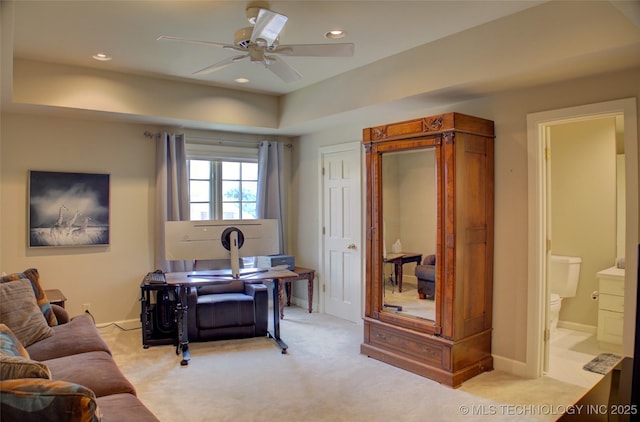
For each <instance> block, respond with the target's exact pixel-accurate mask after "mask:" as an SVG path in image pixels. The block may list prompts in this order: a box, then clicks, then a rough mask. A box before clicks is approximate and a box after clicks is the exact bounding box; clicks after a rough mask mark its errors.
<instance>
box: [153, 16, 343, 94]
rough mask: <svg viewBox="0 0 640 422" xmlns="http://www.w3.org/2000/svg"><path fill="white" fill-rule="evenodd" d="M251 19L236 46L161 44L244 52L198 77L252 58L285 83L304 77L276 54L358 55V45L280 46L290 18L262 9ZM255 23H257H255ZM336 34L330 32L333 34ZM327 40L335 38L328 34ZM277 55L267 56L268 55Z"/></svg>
mask: <svg viewBox="0 0 640 422" xmlns="http://www.w3.org/2000/svg"><path fill="white" fill-rule="evenodd" d="M246 17H247V20H248V21H249V22H250V23H252V24H254V26H253V27H246V28H240V29H238V30H237V31H235V33H234V38H233V42H234V43H233V44H222V43H216V42H211V41H200V40H191V39H187V38H180V37H174V36H168V35H162V36H160V37H158V40H160V41H179V42H187V43H191V44H200V45H207V46H214V47H220V48H223V49H226V50H233V51H237V52H240V53H242V54H241V55H239V56H235V57H229V58H226V59H224V60H222V61H219V62H218V63H214V64H212V65H210V66H207V67H205V68H204V69H200V70H198V71H197V72H194V75H204V74H208V73H212V72H215V71H217V70H220V69H223V68H225V67H227V66H229V65H231V64H233V63H235V62H238V61H242V60H244V59H246V58H249V61H250V62H251V63H261V64H263V65H264V66H265V67H266V68H267V69H269V70H270V71H271V72H273V73H274V74H275V75H276V76H278V77H279V78H280V79H282V80H283V81H284V82H287V83H289V82H295V81H299V80H300V79H302V75H301V74H300V73H299V72H298V71H297V70H295V69H294V68H293V67H292V66H290V65H289V64H287V63H286V62H285V61H283V60H282V59H281V58H279V57H277V56H275V55H285V56H288V57H293V56H298V57H351V56H353V53H354V45H353V44H351V43H341V44H335V43H334V44H298V45H294V44H291V45H282V46H281V45H279V35H280V33H281V32H282V30H283V29H284V26H285V24H286V23H287V19H288V18H287V17H286V16H285V15H282V14H280V13H276V12H272V11H271V10H268V9H263V8H260V7H249V8H247V9H246ZM254 22H255V23H254ZM332 32H333V31H331V32H329V33H327V34H330V33H332ZM326 36H327V38H332V37H329V36H328V35H326ZM334 37H335V38H336V39H337V38H342V37H344V31H341V33H340V34H338V33H336V34H334ZM267 52H268V53H270V54H274V55H269V56H267V55H265V53H267Z"/></svg>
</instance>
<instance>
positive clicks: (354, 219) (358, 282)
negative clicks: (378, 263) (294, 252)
mask: <svg viewBox="0 0 640 422" xmlns="http://www.w3.org/2000/svg"><path fill="white" fill-rule="evenodd" d="M360 148H361V146H360V143H358V142H352V143H348V144H342V145H338V146H332V147H328V148H324V149H321V150H320V154H321V160H320V162H321V165H322V170H321V171H322V189H321V192H322V200H321V204H322V236H321V239H322V247H321V251H322V256H321V262H322V274H321V284H320V290H321V294H322V297H323V303H324V311H325V313H328V314H331V315H335V316H337V317H340V318H343V319H346V320H349V321H353V322H359V321H360V320H361V315H362V259H361V258H362V253H361V245H362V236H361V222H360V219H361V198H362V193H361V184H360V179H361V177H360V174H361V163H360Z"/></svg>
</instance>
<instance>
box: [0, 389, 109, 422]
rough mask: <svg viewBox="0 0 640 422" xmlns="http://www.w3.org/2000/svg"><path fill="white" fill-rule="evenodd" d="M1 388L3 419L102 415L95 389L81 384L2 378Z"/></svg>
mask: <svg viewBox="0 0 640 422" xmlns="http://www.w3.org/2000/svg"><path fill="white" fill-rule="evenodd" d="M0 392H1V394H0V413H2V419H3V420H4V419H5V418H6V420H13V421H18V420H19V421H23V422H30V421H33V422H40V421H43V420H60V421H62V420H64V421H78V422H79V421H88V422H93V421H95V422H97V421H100V420H101V417H102V413H101V412H100V409H99V407H98V403H97V401H96V396H95V394H94V393H93V391H91V390H90V389H88V388H86V387H84V386H82V385H79V384H73V383H70V382H65V381H52V380H47V379H41V378H26V379H24V378H23V379H15V380H7V381H0Z"/></svg>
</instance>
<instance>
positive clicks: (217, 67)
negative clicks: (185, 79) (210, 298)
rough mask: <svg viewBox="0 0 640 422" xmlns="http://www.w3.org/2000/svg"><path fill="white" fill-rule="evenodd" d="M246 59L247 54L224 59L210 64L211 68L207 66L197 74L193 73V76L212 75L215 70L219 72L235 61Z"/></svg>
mask: <svg viewBox="0 0 640 422" xmlns="http://www.w3.org/2000/svg"><path fill="white" fill-rule="evenodd" d="M247 57H249V55H248V54H245V55H244V56H235V57H229V58H226V59H224V60H222V61H219V62H217V63H214V64H212V65H211V66H207V67H205V68H203V69H200V70H198V71H197V72H193V74H194V75H206V74H207V73H212V72H215V71H216V70H220V69H223V68H225V67H227V66H229V65H230V64H232V63H235V62H237V61H240V60H243V59H246V58H247Z"/></svg>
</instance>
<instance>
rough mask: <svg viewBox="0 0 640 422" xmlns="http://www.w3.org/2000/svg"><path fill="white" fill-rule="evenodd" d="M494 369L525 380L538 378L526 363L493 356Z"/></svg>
mask: <svg viewBox="0 0 640 422" xmlns="http://www.w3.org/2000/svg"><path fill="white" fill-rule="evenodd" d="M493 369H495V370H498V371H503V372H507V373H509V374H512V375H516V376H518V377H523V378H537V376H536V374H533V373H531V369H530V368H528V367H527V365H526V364H525V363H524V362H520V361H517V360H513V359H508V358H505V357H502V356H496V355H493Z"/></svg>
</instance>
